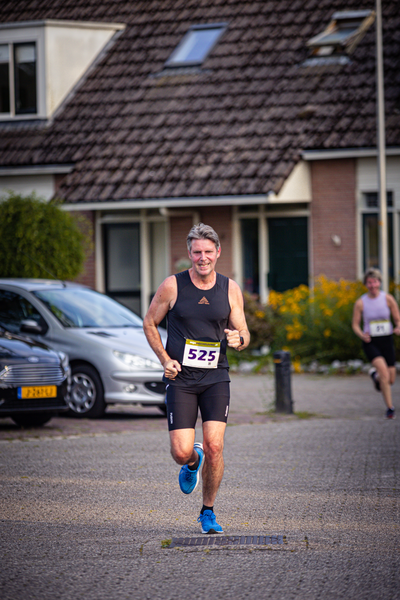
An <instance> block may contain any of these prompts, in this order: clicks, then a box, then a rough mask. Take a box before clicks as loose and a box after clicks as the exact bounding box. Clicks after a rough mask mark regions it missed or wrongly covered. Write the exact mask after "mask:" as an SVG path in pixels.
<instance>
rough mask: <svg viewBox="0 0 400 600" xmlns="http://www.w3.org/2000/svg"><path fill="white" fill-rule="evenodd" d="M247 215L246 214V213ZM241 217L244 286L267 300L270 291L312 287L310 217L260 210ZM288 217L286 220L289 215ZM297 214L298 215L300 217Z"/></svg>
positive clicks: (292, 212)
mask: <svg viewBox="0 0 400 600" xmlns="http://www.w3.org/2000/svg"><path fill="white" fill-rule="evenodd" d="M243 212H244V211H243ZM246 212H247V214H246V215H245V214H243V215H241V214H240V216H239V219H240V230H239V231H240V236H241V265H240V269H241V285H242V287H243V289H244V290H245V291H246V292H249V293H252V294H258V295H260V297H261V298H262V300H264V299H265V297H266V294H267V293H268V292H267V288H269V289H273V290H275V291H279V292H283V291H285V290H288V289H291V288H294V287H297V286H298V285H300V284H302V283H303V284H305V285H308V283H309V268H308V262H309V261H308V216H305V212H306V211H305V210H304V209H302V211H301V212H302V213H303V215H304V216H303V215H301V214H300V215H299V212H300V211H295V210H293V209H290V207H288V208H287V209H286V210H282V209H281V211H280V212H281V214H278V215H277V214H276V213H275V215H274V213H273V212H272V211H271V212H270V214H268V212H269V211H268V209H266V208H264V207H260V208H259V209H258V211H257V212H258V214H257V212H256V210H254V211H253V213H254V214H253V215H250V214H249V212H250V211H246ZM289 212H290V213H291V214H290V215H288V216H285V215H286V214H288V213H289ZM296 212H297V215H298V216H297V215H296Z"/></svg>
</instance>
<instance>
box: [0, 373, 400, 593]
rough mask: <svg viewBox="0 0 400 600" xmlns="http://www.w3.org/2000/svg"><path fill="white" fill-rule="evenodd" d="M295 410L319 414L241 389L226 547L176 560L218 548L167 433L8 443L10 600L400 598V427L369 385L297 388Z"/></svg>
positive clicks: (0, 549)
mask: <svg viewBox="0 0 400 600" xmlns="http://www.w3.org/2000/svg"><path fill="white" fill-rule="evenodd" d="M398 391H399V388H398V386H397V385H396V387H395V391H394V392H395V398H396V399H395V404H396V402H397V408H398V410H399V412H400V405H399V404H400V403H399V402H398V399H399V393H398ZM293 397H294V401H295V411H296V412H299V413H303V414H302V416H307V414H304V413H313V414H316V415H320V416H317V417H312V418H306V419H300V418H297V417H296V416H293V417H280V418H277V419H274V418H272V417H271V415H270V413H268V410H269V409H270V404H271V402H273V387H272V380H271V379H268V378H266V377H254V376H250V377H248V376H234V382H233V398H232V412H231V420H230V426H229V427H228V429H227V434H226V448H225V460H226V469H225V475H224V480H223V482H222V486H221V489H220V493H219V497H218V499H217V502H216V507H215V510H216V514H217V517H218V520H219V522H220V523H221V524H222V525H223V527H224V531H225V533H224V535H225V536H228V537H230V539H231V543H227V544H226V545H224V546H216V545H213V546H208V545H207V546H196V545H192V546H186V545H182V544H180V545H179V546H178V547H174V548H172V549H171V548H168V547H163V545H164V546H167V545H168V543H169V541H170V540H172V539H179V538H183V539H186V540H187V541H191V542H193V543H194V542H195V541H196V540H197V539H198V538H202V539H203V540H205V541H207V540H209V539H210V538H213V537H215V536H201V534H200V530H199V525H198V523H197V522H196V519H197V516H198V512H199V509H200V506H201V493H200V490H196V491H195V492H194V493H193V494H192V495H190V496H184V495H183V494H181V492H180V491H179V488H178V484H177V476H178V471H179V468H178V467H177V466H176V465H174V463H173V462H172V459H171V458H170V456H169V448H168V434H167V432H166V431H165V428H160V430H154V429H150V430H147V431H126V432H119V433H118V432H108V433H107V432H103V433H102V434H101V435H100V434H97V435H92V434H90V433H81V434H79V435H77V436H70V437H68V436H64V437H61V436H58V437H44V438H39V439H32V438H30V439H26V440H22V441H19V440H15V441H1V442H0V505H1V507H2V509H1V516H0V527H1V530H0V556H1V559H2V572H1V576H0V589H1V590H2V591H1V598H2V600H19V599H21V600H22V599H25V598H40V599H42V600H47V599H48V600H54V599H58V598H60V599H70V598H71V599H72V598H74V599H75V598H78V599H80V598H85V600H92V599H93V600H102V599H107V600H109V599H110V598H112V599H113V600H114V599H115V600H118V599H119V598H121V599H122V598H130V599H138V600H139V599H147V598H149V599H150V598H151V599H163V600H168V599H172V598H174V599H175V598H180V599H185V600H186V599H188V600H189V599H190V600H193V599H204V600H205V599H207V600H208V599H210V598H212V599H225V598H226V599H230V598H235V599H245V598H251V599H253V598H254V599H259V598H261V599H263V598H274V599H275V598H290V599H307V600H312V599H315V600H317V599H318V600H320V599H324V600H325V599H332V600H333V599H335V600H336V599H337V598H346V600H347V599H357V600H358V599H364V598H365V599H367V598H368V600H374V599H377V600H378V599H379V600H381V599H396V598H400V593H399V589H400V581H399V566H400V565H399V550H400V536H399V496H400V481H399V467H398V465H399V450H400V435H399V434H400V418H397V419H396V420H394V421H387V420H385V419H384V418H383V415H384V406H383V402H382V400H381V398H380V395H379V394H377V393H376V392H375V391H374V390H373V388H372V384H371V382H370V380H369V378H368V377H367V376H359V377H325V376H308V375H307V376H303V375H301V376H295V377H293ZM246 411H247V414H249V413H250V417H249V416H248V417H247V421H243V420H241V419H240V415H241V414H244V413H245V412H246ZM308 416H309V415H308ZM258 419H261V421H258ZM250 421H252V422H250ZM161 424H162V421H161ZM164 426H165V421H164ZM197 437H198V439H201V431H200V429H199V430H198V431H197ZM259 536H261V537H263V538H264V540H265V538H266V536H272V537H271V538H270V539H271V541H272V540H274V539H276V540H278V539H279V540H280V541H281V542H282V543H279V544H278V543H277V544H272V543H271V544H270V543H267V544H264V545H259V544H258V543H257V541H258V539H259ZM274 536H275V537H274ZM250 537H251V538H252V542H253V543H252V544H250V545H249V544H247V543H242V544H237V545H234V541H235V540H237V539H239V540H240V539H242V540H243V542H245V541H248V540H249V539H250Z"/></svg>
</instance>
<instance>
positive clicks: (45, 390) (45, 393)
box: [18, 385, 57, 398]
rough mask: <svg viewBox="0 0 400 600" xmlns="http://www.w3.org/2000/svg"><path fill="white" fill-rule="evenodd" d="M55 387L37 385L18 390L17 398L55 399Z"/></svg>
mask: <svg viewBox="0 0 400 600" xmlns="http://www.w3.org/2000/svg"><path fill="white" fill-rule="evenodd" d="M56 397H57V387H56V386H55V385H38V386H34V387H33V386H32V387H31V386H29V387H20V388H18V398H56Z"/></svg>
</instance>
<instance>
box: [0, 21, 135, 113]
mask: <svg viewBox="0 0 400 600" xmlns="http://www.w3.org/2000/svg"><path fill="white" fill-rule="evenodd" d="M124 28H125V25H121V24H118V23H84V22H77V21H52V20H45V21H24V22H20V23H5V24H0V120H3V121H4V120H16V119H18V120H21V119H23V120H26V119H48V118H50V117H51V116H52V115H53V114H54V112H55V110H56V109H57V108H58V107H59V106H60V104H61V102H62V101H63V100H64V99H65V98H66V96H67V95H68V93H69V92H70V91H71V90H72V88H73V87H74V86H75V85H76V84H77V83H78V81H79V80H80V79H81V77H82V76H83V74H84V73H85V71H86V70H87V69H88V67H89V66H90V65H91V64H92V63H93V62H94V60H95V59H96V57H98V56H99V54H100V52H101V51H102V50H103V49H104V48H105V46H106V45H107V43H108V42H109V41H110V40H111V38H112V37H113V36H114V35H115V34H116V33H117V32H119V31H121V30H123V29H124Z"/></svg>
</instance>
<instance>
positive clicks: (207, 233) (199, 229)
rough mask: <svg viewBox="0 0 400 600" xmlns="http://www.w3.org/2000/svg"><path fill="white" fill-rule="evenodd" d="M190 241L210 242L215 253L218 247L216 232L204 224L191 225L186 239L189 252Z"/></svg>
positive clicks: (190, 248)
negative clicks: (213, 246)
mask: <svg viewBox="0 0 400 600" xmlns="http://www.w3.org/2000/svg"><path fill="white" fill-rule="evenodd" d="M192 240H211V241H212V242H214V244H215V247H216V249H217V251H218V250H219V247H220V245H221V244H220V242H219V237H218V234H217V232H216V231H214V229H213V228H212V227H210V225H204V223H197V225H193V227H192V229H191V230H190V231H189V233H188V236H187V238H186V243H187V247H188V250H189V252H191V251H192Z"/></svg>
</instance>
